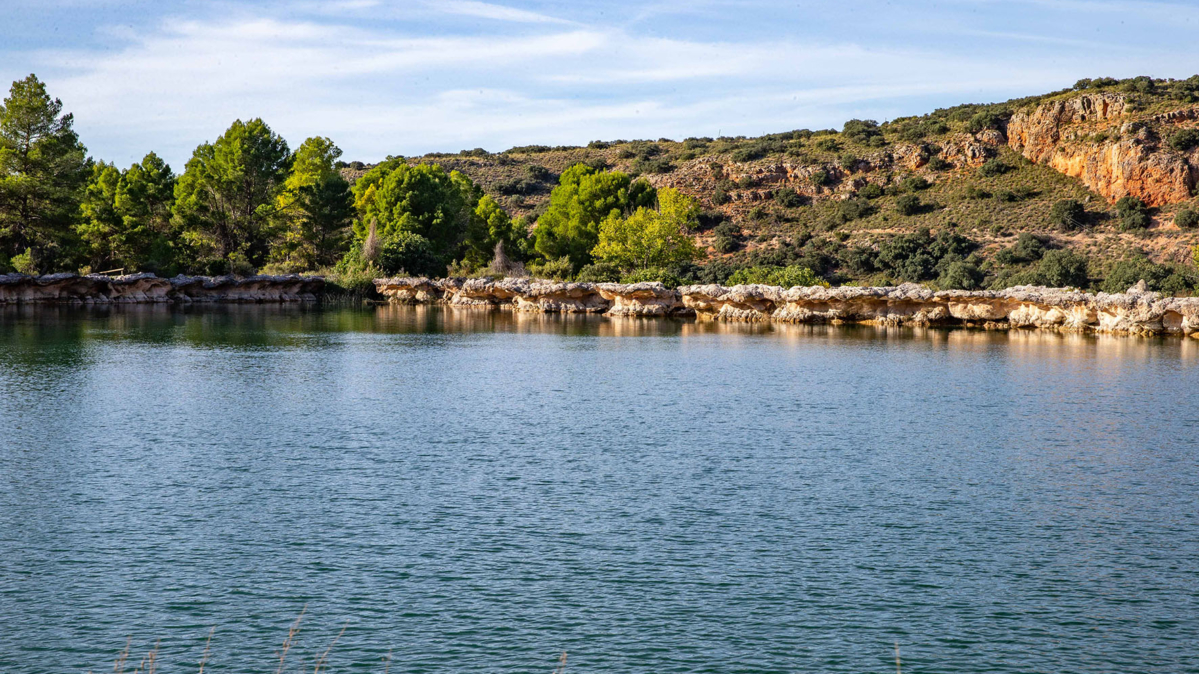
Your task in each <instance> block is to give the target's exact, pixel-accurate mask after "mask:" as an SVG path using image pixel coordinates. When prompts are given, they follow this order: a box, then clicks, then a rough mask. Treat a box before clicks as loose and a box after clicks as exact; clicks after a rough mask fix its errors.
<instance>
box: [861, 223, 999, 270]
mask: <svg viewBox="0 0 1199 674" xmlns="http://www.w3.org/2000/svg"><path fill="white" fill-rule="evenodd" d="M977 247H978V244H977V243H975V242H974V241H972V240H970V239H968V238H966V237H964V236H961V235H958V234H953V233H950V232H941V233H940V234H938V235H937V236H936V237H935V238H934V237H933V236H932V234H930V233H929V231H928V230H927V229H926V230H921V231H919V232H915V233H913V234H900V235H899V236H895V237H892V238H891V239H889V240H887V241H885V242H884V243H883V244H882V245H880V246H879V249H878V266H879V267H881V268H882V270H883V271H886V272H888V273H890V274H892V275H893V276H895V277H896V278H898V279H900V280H903V281H913V282H916V281H928V280H931V279H933V278H934V277H935V276H936V275H937V273H938V267H940V268H941V271H945V270H946V269H945V268H946V267H947V266H948V265H951V264H952V263H953V262H955V261H958V260H961V259H963V258H965V257H966V256H968V255H969V254H970V253H971V252H973V251H974V249H975V248H977Z"/></svg>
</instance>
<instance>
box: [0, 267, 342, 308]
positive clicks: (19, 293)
mask: <svg viewBox="0 0 1199 674" xmlns="http://www.w3.org/2000/svg"><path fill="white" fill-rule="evenodd" d="M324 284H325V280H324V279H323V278H321V277H319V276H298V275H294V274H291V275H286V276H250V277H248V278H236V277H233V276H176V277H175V278H172V279H164V278H159V277H157V276H155V275H154V274H130V275H127V276H101V275H98V274H91V275H88V276H80V275H78V274H49V275H46V276H26V275H24V274H5V275H0V304H25V303H42V302H49V303H53V302H58V303H73V304H145V303H158V302H162V303H166V302H176V303H184V304H186V303H191V302H314V301H316V300H317V299H318V297H319V295H320V293H321V291H322V290H323V288H324Z"/></svg>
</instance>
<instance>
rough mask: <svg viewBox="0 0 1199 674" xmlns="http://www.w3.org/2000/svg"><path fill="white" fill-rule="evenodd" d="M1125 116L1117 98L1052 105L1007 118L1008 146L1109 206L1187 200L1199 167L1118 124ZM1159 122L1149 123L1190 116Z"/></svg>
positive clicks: (1094, 97) (1139, 131) (1151, 138)
mask: <svg viewBox="0 0 1199 674" xmlns="http://www.w3.org/2000/svg"><path fill="white" fill-rule="evenodd" d="M1128 115H1129V110H1128V105H1127V103H1126V100H1125V98H1124V96H1123V95H1121V94H1111V93H1103V94H1083V95H1081V96H1077V97H1075V98H1071V99H1068V100H1060V101H1053V102H1051V103H1046V104H1044V105H1041V106H1040V107H1038V108H1036V109H1035V110H1033V111H1032V112H1018V113H1016V114H1015V115H1013V116H1012V118H1011V120H1010V121H1009V122H1008V133H1007V135H1008V145H1009V146H1011V147H1012V148H1013V149H1015V150H1017V151H1019V152H1020V153H1021V154H1023V155H1024V156H1025V157H1027V158H1028V159H1030V160H1032V161H1035V162H1039V163H1041V164H1047V165H1048V166H1050V167H1052V168H1054V169H1056V170H1058V171H1061V172H1062V173H1065V174H1066V175H1068V176H1073V177H1075V178H1078V179H1080V180H1082V181H1083V183H1084V184H1085V185H1086V186H1087V187H1089V188H1091V189H1093V190H1095V191H1096V192H1098V193H1099V194H1101V195H1103V196H1104V197H1105V198H1107V199H1108V200H1109V201H1112V202H1114V201H1116V200H1117V199H1119V198H1120V197H1123V196H1129V195H1131V196H1135V197H1139V198H1140V199H1141V200H1142V201H1144V202H1145V203H1146V204H1149V205H1150V206H1162V205H1164V204H1170V203H1176V202H1179V201H1185V200H1187V199H1189V198H1190V197H1191V193H1192V190H1193V189H1194V187H1195V183H1196V178H1197V177H1199V167H1197V166H1195V165H1194V164H1192V163H1191V162H1190V161H1189V159H1188V157H1187V156H1184V155H1182V154H1179V153H1177V152H1174V151H1173V150H1170V149H1169V148H1166V147H1163V146H1162V145H1161V144H1160V142H1159V141H1158V139H1157V138H1156V137H1155V136H1154V135H1153V134H1151V133H1149V132H1148V131H1147V129H1145V128H1143V127H1141V128H1136V127H1134V125H1132V124H1128V123H1121V122H1123V121H1124V120H1125V119H1126V118H1127V117H1128ZM1159 118H1160V116H1159ZM1159 118H1155V119H1154V121H1157V122H1165V123H1177V122H1181V121H1186V120H1188V119H1189V118H1190V116H1189V115H1184V114H1180V115H1174V116H1173V117H1171V118H1170V119H1159ZM1095 134H1098V135H1095Z"/></svg>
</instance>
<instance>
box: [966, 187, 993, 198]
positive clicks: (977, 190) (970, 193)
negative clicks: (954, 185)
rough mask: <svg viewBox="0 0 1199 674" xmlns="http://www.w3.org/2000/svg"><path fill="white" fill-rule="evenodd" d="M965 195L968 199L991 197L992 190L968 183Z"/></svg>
mask: <svg viewBox="0 0 1199 674" xmlns="http://www.w3.org/2000/svg"><path fill="white" fill-rule="evenodd" d="M963 195H964V196H965V197H966V198H967V199H990V198H991V193H990V192H988V191H986V190H984V189H982V188H981V187H976V186H974V185H968V186H967V187H966V191H965V192H963Z"/></svg>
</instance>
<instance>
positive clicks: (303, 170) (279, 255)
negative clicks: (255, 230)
mask: <svg viewBox="0 0 1199 674" xmlns="http://www.w3.org/2000/svg"><path fill="white" fill-rule="evenodd" d="M340 157H341V150H340V149H339V148H338V147H337V146H336V145H334V144H333V141H331V140H329V139H328V138H321V137H315V138H309V139H307V140H305V141H304V142H303V143H302V144H301V145H300V147H299V148H297V149H296V152H295V154H294V155H293V156H292V167H291V172H290V173H289V174H288V176H287V179H286V180H285V181H284V183H283V187H282V189H281V190H280V193H279V196H278V197H276V213H277V217H278V218H279V225H280V231H279V233H278V234H277V235H276V237H275V239H274V240H273V241H272V250H271V256H270V259H271V261H272V262H273V263H274V264H275V265H276V266H277V267H279V268H282V269H283V270H285V271H295V272H300V271H309V270H312V269H316V268H317V267H320V266H325V265H328V264H331V263H332V262H333V261H334V260H335V259H336V258H337V255H338V253H339V252H340V251H341V250H342V249H343V248H344V247H345V242H346V241H347V240H348V239H349V235H350V229H349V224H350V219H351V218H352V217H353V215H354V200H353V195H352V193H351V191H350V185H349V183H348V182H346V180H345V179H344V178H342V177H341V173H340V172H338V170H337V166H336V165H337V160H338V159H339V158H340Z"/></svg>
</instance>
